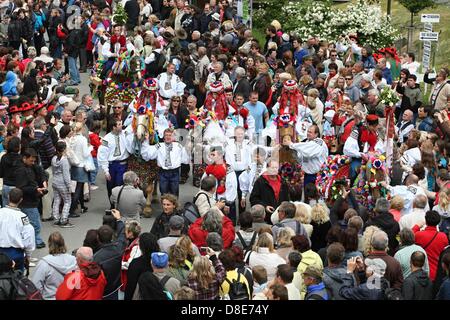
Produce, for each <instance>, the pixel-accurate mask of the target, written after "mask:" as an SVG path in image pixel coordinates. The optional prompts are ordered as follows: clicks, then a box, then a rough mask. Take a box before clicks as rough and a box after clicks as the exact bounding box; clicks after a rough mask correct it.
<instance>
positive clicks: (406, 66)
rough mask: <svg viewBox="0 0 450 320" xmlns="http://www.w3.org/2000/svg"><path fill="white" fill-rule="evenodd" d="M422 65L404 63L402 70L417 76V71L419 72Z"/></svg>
mask: <svg viewBox="0 0 450 320" xmlns="http://www.w3.org/2000/svg"><path fill="white" fill-rule="evenodd" d="M419 67H420V63H419V62H417V61H413V62H411V63H402V69H408V70H409V73H410V74H414V75H417V70H419Z"/></svg>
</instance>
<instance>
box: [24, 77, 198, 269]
mask: <svg viewBox="0 0 450 320" xmlns="http://www.w3.org/2000/svg"><path fill="white" fill-rule="evenodd" d="M88 75H89V74H88V73H83V74H81V85H80V86H79V87H78V88H79V89H80V95H83V94H85V93H89V76H88ZM96 184H97V185H98V186H99V188H98V189H97V190H94V191H92V192H91V200H90V201H89V202H86V203H85V206H87V207H88V208H89V210H88V212H86V213H85V214H82V215H81V217H79V218H74V219H71V220H70V222H71V223H73V224H74V225H75V227H74V228H66V229H63V228H59V227H56V226H53V222H41V225H42V230H41V235H42V239H44V241H45V243H46V244H47V242H48V241H47V240H48V237H49V235H50V234H51V233H52V232H54V231H59V232H60V233H61V234H62V235H63V237H64V239H65V242H66V246H67V250H68V252H69V253H70V252H72V251H73V250H74V249H76V248H78V247H80V246H81V245H82V244H83V240H84V237H85V235H86V232H87V231H88V230H90V229H97V228H99V227H100V226H101V224H102V217H103V215H104V212H105V209H109V200H108V195H107V192H106V180H105V177H104V175H103V172H102V171H101V170H100V172H99V175H98V176H97V182H96ZM197 190H198V189H197V188H195V187H194V186H192V177H190V179H189V180H188V181H187V183H186V184H184V185H180V203H182V204H183V203H185V202H186V201H192V197H193V196H194V194H195V193H196V191H197ZM158 198H159V192H158ZM152 208H153V217H152V218H142V219H141V223H142V230H143V232H148V231H150V228H151V226H152V224H153V221H154V220H155V219H154V217H155V215H158V214H159V213H160V212H161V206H160V204H159V202H158V203H155V202H153V204H152ZM49 216H50V213H44V217H49ZM47 254H48V246H47V247H45V248H43V249H36V251H34V253H33V257H35V258H42V257H44V256H45V255H47ZM32 269H33V268H31V270H30V271H31V272H32V271H33V270H32Z"/></svg>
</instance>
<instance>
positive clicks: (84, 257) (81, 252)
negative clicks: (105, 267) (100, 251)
mask: <svg viewBox="0 0 450 320" xmlns="http://www.w3.org/2000/svg"><path fill="white" fill-rule="evenodd" d="M76 257H77V259H78V260H79V261H85V262H92V261H93V260H94V252H93V251H92V248H89V247H80V248H78V250H77V253H76Z"/></svg>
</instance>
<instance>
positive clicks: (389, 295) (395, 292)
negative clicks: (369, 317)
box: [383, 288, 403, 300]
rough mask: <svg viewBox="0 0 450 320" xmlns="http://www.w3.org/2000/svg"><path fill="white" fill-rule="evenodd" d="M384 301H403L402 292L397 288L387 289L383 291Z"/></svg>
mask: <svg viewBox="0 0 450 320" xmlns="http://www.w3.org/2000/svg"><path fill="white" fill-rule="evenodd" d="M383 295H384V300H403V296H402V291H401V290H400V289H397V288H387V289H386V290H384V291H383Z"/></svg>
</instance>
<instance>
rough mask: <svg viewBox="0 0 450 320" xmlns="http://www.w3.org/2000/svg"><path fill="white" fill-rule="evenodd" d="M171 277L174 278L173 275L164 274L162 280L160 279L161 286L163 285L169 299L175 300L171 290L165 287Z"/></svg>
mask: <svg viewBox="0 0 450 320" xmlns="http://www.w3.org/2000/svg"><path fill="white" fill-rule="evenodd" d="M170 278H172V277H171V276H164V277H163V278H162V279H161V280H159V283H160V284H161V286H162V287H163V291H164V293H165V294H166V296H167V299H168V300H173V296H172V294H171V293H170V292H169V291H167V290H165V289H164V286H165V285H166V283H167V281H169V280H170Z"/></svg>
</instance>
